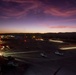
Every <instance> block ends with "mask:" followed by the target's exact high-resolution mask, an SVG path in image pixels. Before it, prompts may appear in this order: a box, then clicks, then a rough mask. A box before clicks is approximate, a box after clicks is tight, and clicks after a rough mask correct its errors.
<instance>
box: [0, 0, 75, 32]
mask: <svg viewBox="0 0 76 75" xmlns="http://www.w3.org/2000/svg"><path fill="white" fill-rule="evenodd" d="M5 32H7V33H11V32H12V33H13V32H16V33H20V32H22V33H27V32H30V33H32V32H33V33H38V32H39V33H47V32H76V0H0V33H5Z"/></svg>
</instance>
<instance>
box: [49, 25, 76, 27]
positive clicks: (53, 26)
mask: <svg viewBox="0 0 76 75" xmlns="http://www.w3.org/2000/svg"><path fill="white" fill-rule="evenodd" d="M48 28H76V26H75V25H74V26H65V25H57V26H48Z"/></svg>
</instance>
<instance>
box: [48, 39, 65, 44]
mask: <svg viewBox="0 0 76 75" xmlns="http://www.w3.org/2000/svg"><path fill="white" fill-rule="evenodd" d="M49 41H50V42H57V43H64V42H63V41H61V40H52V39H50V40H49Z"/></svg>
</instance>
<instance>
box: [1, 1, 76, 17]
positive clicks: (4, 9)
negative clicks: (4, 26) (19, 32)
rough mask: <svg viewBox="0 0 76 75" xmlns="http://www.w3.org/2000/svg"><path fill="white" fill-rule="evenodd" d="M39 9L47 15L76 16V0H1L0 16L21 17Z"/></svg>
mask: <svg viewBox="0 0 76 75" xmlns="http://www.w3.org/2000/svg"><path fill="white" fill-rule="evenodd" d="M37 9H38V10H37ZM39 9H40V10H42V12H43V13H44V14H47V15H48V14H49V15H53V16H61V17H69V16H76V0H1V1H0V18H2V17H3V18H4V17H5V18H10V17H21V16H24V15H27V14H28V13H29V12H31V10H36V11H35V13H36V12H38V11H39ZM39 14H40V13H39Z"/></svg>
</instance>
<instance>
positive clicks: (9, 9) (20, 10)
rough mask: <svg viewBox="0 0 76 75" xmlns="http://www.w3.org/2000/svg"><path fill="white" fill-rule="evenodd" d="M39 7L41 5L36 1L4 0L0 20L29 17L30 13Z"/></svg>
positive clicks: (0, 9) (0, 10) (0, 8)
mask: <svg viewBox="0 0 76 75" xmlns="http://www.w3.org/2000/svg"><path fill="white" fill-rule="evenodd" d="M38 7H39V3H37V1H34V0H3V2H2V5H1V6H0V12H1V13H2V14H0V18H2V17H3V18H4V16H5V17H8V18H10V17H19V16H24V15H27V14H28V12H29V11H31V10H34V9H36V8H38Z"/></svg>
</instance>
